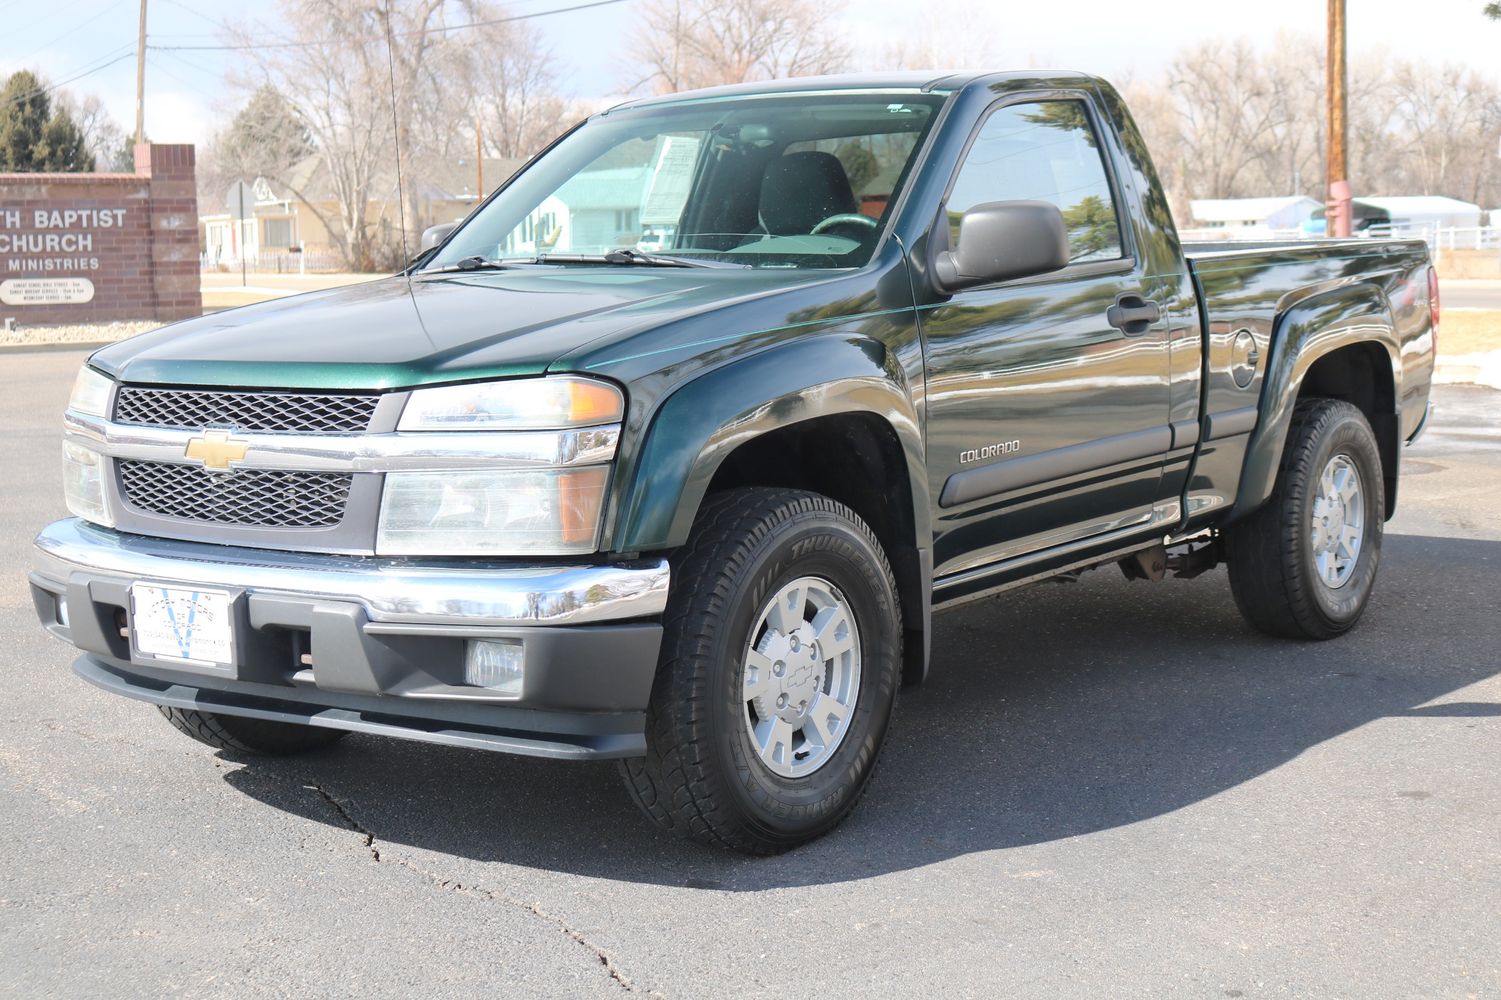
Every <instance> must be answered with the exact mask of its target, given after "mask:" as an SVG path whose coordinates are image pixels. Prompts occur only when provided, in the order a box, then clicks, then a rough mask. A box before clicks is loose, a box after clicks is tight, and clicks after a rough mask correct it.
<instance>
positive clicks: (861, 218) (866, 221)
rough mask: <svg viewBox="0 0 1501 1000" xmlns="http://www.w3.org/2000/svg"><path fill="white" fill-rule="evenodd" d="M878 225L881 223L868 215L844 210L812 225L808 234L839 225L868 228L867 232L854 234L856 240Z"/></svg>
mask: <svg viewBox="0 0 1501 1000" xmlns="http://www.w3.org/2000/svg"><path fill="white" fill-rule="evenodd" d="M880 225H881V224H880V223H879V222H877V221H876V220H875V219H872V218H871V217H870V216H868V215H861V214H860V213H859V212H844V213H841V214H839V215H831V216H829V217H828V218H827V219H824V220H823V221H821V222H820V223H819V224H818V225H816V226H814V227H813V231H812V232H811V233H810V234H809V235H810V236H817V235H819V234H820V233H826V232H828V231H829V230H830V229H837V228H839V227H840V226H862V227H864V228H865V229H866V230H868V232H865V233H862V234H860V235H859V236H856V237H855V240H856V241H857V242H858V241H859V240H861V239H863V238H864V237H866V236H869V235H870V234H871V233H873V232H875V231H876V230H877V229H879V228H880Z"/></svg>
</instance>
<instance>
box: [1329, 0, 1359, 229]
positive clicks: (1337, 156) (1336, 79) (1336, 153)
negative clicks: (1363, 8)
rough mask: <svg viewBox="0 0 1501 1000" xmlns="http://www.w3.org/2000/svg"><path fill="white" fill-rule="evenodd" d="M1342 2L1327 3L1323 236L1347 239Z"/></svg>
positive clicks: (1348, 211) (1348, 207) (1348, 206)
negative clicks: (1325, 182)
mask: <svg viewBox="0 0 1501 1000" xmlns="http://www.w3.org/2000/svg"><path fill="white" fill-rule="evenodd" d="M1345 82H1346V76H1345V0H1329V53H1328V57H1327V58H1326V59H1325V64H1324V91H1325V97H1326V99H1327V101H1328V105H1329V115H1328V128H1327V129H1326V132H1327V134H1328V142H1329V155H1328V161H1327V162H1328V172H1327V175H1326V179H1327V181H1328V194H1327V201H1326V203H1325V206H1324V218H1325V228H1324V231H1325V234H1326V235H1329V236H1349V235H1350V224H1351V215H1352V212H1351V209H1352V208H1353V205H1352V203H1351V193H1350V169H1349V163H1348V161H1347V160H1346V157H1345V146H1346V141H1347V140H1348V138H1349V131H1348V126H1347V124H1346V118H1345V106H1346V105H1345Z"/></svg>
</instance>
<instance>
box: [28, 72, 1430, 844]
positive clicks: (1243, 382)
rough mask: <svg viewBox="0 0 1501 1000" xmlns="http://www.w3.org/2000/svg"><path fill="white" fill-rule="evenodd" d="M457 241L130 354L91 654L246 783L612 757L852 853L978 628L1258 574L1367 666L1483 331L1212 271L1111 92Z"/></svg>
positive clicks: (78, 461) (661, 118)
mask: <svg viewBox="0 0 1501 1000" xmlns="http://www.w3.org/2000/svg"><path fill="white" fill-rule="evenodd" d="M424 244H425V247H426V248H425V249H424V250H423V251H422V253H421V254H420V255H419V256H418V257H416V258H415V259H414V260H413V261H412V263H411V265H410V266H409V267H408V268H407V269H406V270H405V271H403V272H402V273H401V274H399V275H396V276H393V277H391V278H387V279H384V280H380V281H374V282H371V283H369V284H365V285H359V286H355V287H346V288H341V289H337V290H330V291H324V292H316V293H312V294H308V295H300V296H297V297H294V298H289V299H283V300H280V301H276V302H269V303H265V304H261V305H256V306H250V307H247V308H243V309H237V310H233V311H230V312H225V313H218V314H215V315H211V316H205V317H203V318H201V319H196V320H190V321H187V322H183V323H178V324H176V325H173V326H170V327H167V328H164V329H162V330H158V331H156V332H153V333H150V334H147V335H144V336H140V337H136V338H134V339H132V340H130V341H127V342H124V343H121V344H117V345H114V346H111V347H107V348H105V349H103V350H100V351H98V352H97V353H95V354H94V355H93V356H92V357H91V358H90V359H89V361H88V364H87V365H86V367H85V368H84V369H83V370H82V371H81V372H80V373H79V376H78V381H77V385H76V387H75V389H74V392H73V397H72V400H71V402H70V404H69V407H68V410H67V413H66V415H65V417H64V425H65V434H64V440H63V460H64V468H65V480H66V491H67V501H68V506H69V509H70V510H71V511H72V513H73V514H74V515H76V516H75V517H73V518H69V519H67V520H63V521H58V522H56V523H54V524H52V525H50V526H48V527H46V528H44V529H43V530H42V532H41V534H40V535H39V536H38V537H37V540H36V553H35V566H34V572H33V573H32V574H31V577H30V580H31V589H32V594H33V596H34V599H35V603H36V609H37V613H38V615H39V616H40V619H41V622H42V624H43V625H44V626H45V627H46V628H47V629H48V630H50V631H51V632H52V633H54V634H55V635H57V636H58V637H60V638H62V639H64V640H66V641H67V642H69V643H71V644H72V645H74V646H76V647H78V649H79V650H80V651H81V652H82V655H81V656H79V657H78V659H77V660H76V662H75V663H74V669H75V670H76V671H77V672H78V673H79V674H80V675H81V676H82V677H83V678H84V679H86V680H88V681H90V682H91V683H93V684H96V685H98V686H99V687H101V688H104V689H105V690H107V691H112V692H115V693H117V694H121V695H125V696H127V697H132V698H138V699H141V700H143V701H147V702H151V703H154V704H155V705H157V706H159V708H160V709H161V711H162V713H163V714H164V715H165V716H166V717H167V718H168V719H169V720H170V721H171V722H172V723H173V724H174V725H175V726H177V727H178V728H179V729H181V730H182V731H183V732H185V733H186V734H188V735H189V736H193V737H195V738H197V739H199V740H202V741H203V742H205V743H208V744H209V745H211V746H215V747H219V748H221V749H223V750H226V751H229V752H232V753H272V754H277V753H293V752H299V751H307V750H312V749H316V748H319V747H323V746H326V745H327V744H329V743H332V742H333V741H335V740H336V739H338V738H340V737H342V736H344V735H346V734H347V733H349V732H351V731H353V732H363V733H375V734H382V735H388V736H397V737H403V738H407V739H417V740H428V741H433V742H438V743H446V744H452V745H457V746H466V747H478V748H484V749H490V750H500V751H507V752H511V753H521V754H534V755H540V756H549V757H561V758H572V759H599V758H611V759H616V760H618V761H619V766H620V770H621V774H622V775H623V776H624V779H625V783H626V787H627V788H628V790H629V793H630V795H631V796H632V797H633V798H634V799H635V800H636V802H637V803H638V804H639V805H640V807H641V808H642V810H643V811H644V812H645V813H646V814H647V816H649V817H650V818H651V819H652V820H654V821H655V822H656V823H658V824H659V825H661V826H662V827H664V828H667V829H669V830H672V831H675V832H678V833H681V834H684V835H686V836H689V837H693V838H696V839H698V840H701V841H705V842H708V843H712V844H717V845H721V846H725V847H730V848H734V849H738V850H742V851H747V852H752V853H772V852H776V851H780V850H785V849H787V848H789V847H792V846H794V845H796V844H799V843H801V842H804V841H806V840H809V839H810V838H813V837H816V836H819V835H821V834H823V833H825V832H827V831H828V830H830V829H831V828H832V827H833V826H834V825H835V824H837V823H838V822H839V821H840V819H841V818H843V817H844V816H845V815H846V814H848V813H849V811H850V810H851V809H852V808H853V806H854V805H855V803H856V801H857V800H858V799H859V797H860V795H861V793H862V792H863V791H864V790H865V788H866V785H867V784H868V782H869V780H870V777H871V773H872V770H873V768H874V767H875V763H876V758H877V755H878V753H879V751H880V749H881V745H882V743H883V741H884V740H885V738H886V735H887V729H888V727H889V725H890V724H891V721H892V717H893V709H894V706H895V704H896V699H897V692H898V689H899V688H901V687H903V686H905V685H910V684H916V683H918V682H920V681H921V680H922V679H923V676H924V674H925V672H926V671H927V669H928V659H929V655H928V650H929V645H930V636H931V635H932V631H933V629H934V628H936V627H938V623H939V622H941V618H935V617H934V612H935V611H938V610H940V609H943V608H945V607H949V606H952V605H954V604H956V603H958V602H961V601H965V600H970V599H974V598H979V597H982V596H986V595H991V594H995V593H998V592H1001V591H1005V590H1008V589H1011V588H1016V587H1021V586H1024V585H1027V584H1030V583H1033V582H1036V581H1039V580H1043V579H1047V578H1050V577H1059V576H1067V575H1074V574H1078V573H1081V572H1083V571H1084V570H1086V569H1090V568H1093V567H1100V566H1107V565H1110V564H1118V565H1119V566H1120V567H1121V568H1122V569H1123V570H1124V571H1125V572H1126V574H1127V575H1128V576H1131V577H1136V578H1144V579H1160V578H1162V576H1163V575H1164V574H1165V573H1168V572H1175V573H1177V574H1179V575H1183V576H1193V575H1196V574H1199V573H1202V572H1205V571H1208V570H1210V569H1213V568H1214V567H1215V566H1216V565H1217V564H1219V563H1221V562H1223V563H1225V564H1226V566H1227V567H1228V572H1229V576H1230V583H1231V587H1232V591H1233V593H1234V596H1235V601H1236V603H1237V605H1238V606H1239V608H1240V610H1241V611H1242V612H1243V614H1244V615H1245V617H1246V619H1247V620H1248V621H1249V622H1250V623H1251V625H1253V626H1254V627H1256V628H1258V629H1260V630H1262V631H1265V632H1269V633H1272V634H1275V635H1281V636H1288V637H1291V638H1301V639H1329V638H1332V637H1335V636H1338V635H1340V634H1341V633H1343V632H1345V631H1346V630H1348V629H1350V628H1351V627H1352V626H1354V625H1355V623H1356V621H1357V620H1358V619H1359V618H1360V615H1361V612H1362V611H1363V610H1364V609H1365V606H1366V603H1367V601H1368V600H1369V598H1370V595H1371V589H1372V586H1373V584H1374V582H1375V578H1376V571H1377V564H1378V561H1379V559H1380V553H1381V535H1382V526H1383V522H1385V521H1386V519H1387V518H1389V517H1390V516H1391V514H1392V511H1393V509H1394V507H1395V505H1396V500H1397V485H1398V471H1399V468H1400V462H1401V455H1402V449H1403V446H1404V445H1406V444H1408V443H1410V442H1411V441H1412V440H1413V439H1414V438H1415V437H1416V436H1417V435H1418V434H1419V433H1420V432H1421V431H1422V429H1423V425H1424V422H1425V419H1426V416H1427V410H1428V395H1429V383H1430V380H1431V375H1432V370H1433V358H1434V347H1435V338H1436V335H1437V332H1438V294H1437V285H1436V282H1435V277H1434V271H1433V269H1432V267H1431V266H1430V264H1429V259H1428V254H1427V250H1426V248H1425V246H1424V245H1423V244H1422V243H1414V242H1403V241H1386V240H1375V239H1357V240H1347V241H1343V242H1336V241H1322V240H1320V241H1306V242H1292V243H1276V244H1234V243H1223V244H1212V245H1202V246H1185V245H1183V244H1182V243H1181V242H1180V241H1179V239H1178V236H1177V233H1176V231H1175V229H1174V227H1173V221H1172V218H1171V214H1170V212H1169V209H1168V204H1167V201H1166V199H1165V197H1164V195H1163V192H1162V190H1161V188H1160V186H1159V184H1158V180H1157V177H1156V175H1155V173H1154V171H1153V168H1152V163H1151V160H1150V159H1149V157H1148V154H1147V150H1146V149H1145V147H1144V145H1143V143H1142V140H1141V138H1140V136H1139V135H1138V133H1137V131H1136V129H1135V127H1134V126H1133V124H1132V122H1131V118H1130V115H1129V114H1128V112H1127V110H1126V108H1125V106H1124V105H1123V104H1122V101H1121V98H1120V96H1119V95H1118V94H1117V93H1116V92H1115V90H1113V89H1112V88H1111V87H1110V86H1109V85H1108V84H1106V83H1104V82H1102V81H1101V80H1099V79H1096V78H1094V77H1091V76H1086V75H1078V74H1053V73H1049V74H1038V73H1035V72H1034V73H986V74H955V75H945V76H933V75H931V74H929V75H910V74H909V75H902V74H888V75H879V76H863V77H840V78H818V79H804V80H785V81H778V82H774V83H763V84H754V85H745V86H738V87H731V88H725V89H718V90H711V91H703V92H697V93H688V94H679V95H673V96H669V97H662V98H653V99H649V100H640V101H634V102H631V103H628V104H624V105H621V106H619V107H615V108H612V109H611V110H609V111H606V112H603V113H601V114H597V115H594V116H593V117H591V118H589V119H588V120H587V121H585V122H583V123H582V124H580V125H579V126H578V127H576V128H574V129H573V130H572V131H570V132H569V133H567V134H566V135H564V136H562V137H561V138H559V139H558V140H557V141H556V142H555V143H554V144H553V145H552V146H551V147H549V148H548V149H547V150H546V151H545V152H543V153H542V154H541V155H539V156H538V157H536V158H535V159H534V160H532V161H531V162H530V163H529V164H528V165H527V166H526V167H525V169H523V170H522V171H521V172H520V173H518V174H517V175H516V176H514V177H513V178H511V179H510V181H509V182H507V183H506V185H505V186H504V187H502V188H501V189H500V190H498V191H496V192H495V193H494V194H493V195H492V196H491V197H489V198H488V199H487V200H486V201H485V202H484V203H483V204H482V205H481V206H479V207H478V208H477V209H476V210H475V211H474V212H473V213H472V214H471V215H470V216H469V218H467V219H465V220H464V221H463V222H462V223H459V224H456V225H454V226H444V227H435V228H434V229H433V230H430V231H429V232H428V233H427V234H425V236H424ZM955 766H956V767H963V766H964V763H963V761H956V762H955Z"/></svg>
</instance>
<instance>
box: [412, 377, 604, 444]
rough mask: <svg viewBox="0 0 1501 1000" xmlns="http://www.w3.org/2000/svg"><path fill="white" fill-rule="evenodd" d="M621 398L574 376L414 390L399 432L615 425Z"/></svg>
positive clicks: (597, 383) (602, 384)
mask: <svg viewBox="0 0 1501 1000" xmlns="http://www.w3.org/2000/svg"><path fill="white" fill-rule="evenodd" d="M624 414H625V397H624V396H622V395H621V394H620V390H619V389H617V388H615V387H614V386H613V385H611V384H610V383H608V382H600V381H597V380H595V379H589V378H578V377H575V376H551V377H548V378H518V379H508V380H505V381H501V382H473V383H470V384H468V385H445V386H440V387H438V388H436V389H417V390H415V391H414V392H413V393H412V395H411V398H409V399H408V400H407V404H406V408H405V409H404V410H402V412H401V421H400V422H399V423H398V425H397V428H396V429H397V430H400V431H521V430H551V429H561V428H565V427H588V426H591V425H593V424H613V423H619V422H620V420H621V418H622V416H623V415H624Z"/></svg>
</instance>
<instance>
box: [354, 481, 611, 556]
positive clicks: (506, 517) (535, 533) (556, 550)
mask: <svg viewBox="0 0 1501 1000" xmlns="http://www.w3.org/2000/svg"><path fill="white" fill-rule="evenodd" d="M609 478H610V470H609V468H608V467H607V466H599V465H596V466H587V467H584V468H576V469H542V470H531V469H516V470H505V471H500V470H497V471H484V472H390V473H387V474H386V489H385V495H384V496H383V497H382V500H381V508H380V528H379V530H378V531H377V534H376V539H375V551H376V553H377V554H378V555H383V556H385V555H431V556H444V555H464V556H467V555H532V556H561V555H575V554H580V553H587V552H593V551H594V550H595V548H596V546H597V545H598V542H599V521H600V513H601V512H602V511H603V510H604V501H605V486H606V484H607V482H608V481H609Z"/></svg>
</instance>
